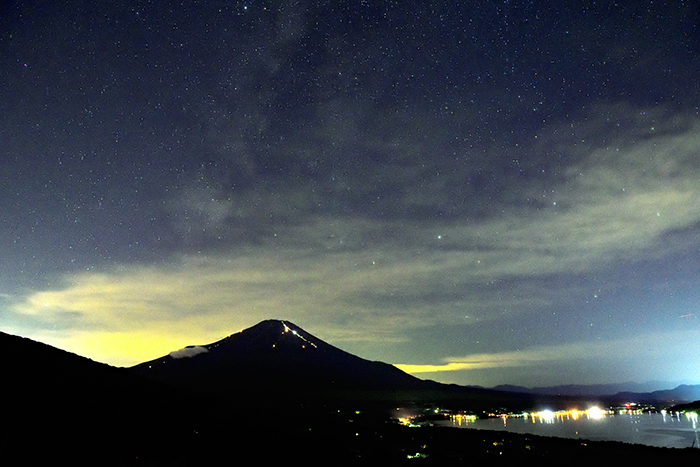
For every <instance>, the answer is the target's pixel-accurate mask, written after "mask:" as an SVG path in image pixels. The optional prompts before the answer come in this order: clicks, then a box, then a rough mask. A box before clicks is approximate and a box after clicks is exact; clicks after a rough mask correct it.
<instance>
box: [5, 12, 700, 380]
mask: <svg viewBox="0 0 700 467" xmlns="http://www.w3.org/2000/svg"><path fill="white" fill-rule="evenodd" d="M0 5H1V6H0V330H2V331H4V332H8V333H12V334H19V335H22V336H26V337H29V338H32V339H35V340H39V341H42V342H45V343H48V344H51V345H54V346H57V347H59V348H62V349H66V350H69V351H72V352H75V353H78V354H80V355H83V356H86V357H89V358H92V359H94V360H97V361H101V362H105V363H109V364H112V365H118V366H129V365H133V364H136V363H139V362H142V361H145V360H149V359H153V358H156V357H159V356H161V355H164V354H167V353H168V352H170V351H173V350H177V349H180V348H183V347H185V346H187V345H193V344H207V343H210V342H214V341H216V340H219V339H222V338H223V337H225V336H227V335H229V334H231V333H234V332H237V331H240V330H241V329H244V328H247V327H250V326H252V325H254V324H256V323H258V322H259V321H261V320H263V319H269V318H277V319H286V320H290V321H292V322H293V323H295V324H297V325H299V326H301V327H302V328H304V329H306V330H307V331H309V332H311V333H312V334H314V335H316V336H317V337H319V338H321V339H323V340H325V341H327V342H329V343H331V344H333V345H335V346H337V347H340V348H342V349H344V350H346V351H349V352H351V353H354V354H356V355H358V356H361V357H363V358H367V359H371V360H382V361H385V362H388V363H393V364H397V365H398V366H399V367H400V368H402V369H404V370H406V371H410V372H412V373H413V374H415V375H416V376H418V377H421V378H430V379H435V380H438V381H442V382H455V383H459V384H478V385H484V386H493V385H496V384H501V383H509V384H520V385H525V386H543V385H551V384H559V383H580V384H588V383H610V382H623V381H640V382H641V381H647V380H663V381H673V382H686V383H700V319H699V316H700V309H699V306H700V287H698V285H699V283H700V108H699V104H700V26H699V23H700V7H698V4H697V3H696V2H694V1H685V2H684V1H682V0H677V1H670V0H669V1H656V2H651V1H641V0H628V1H618V2H613V1H598V2H593V1H585V0H556V1H555V0H552V1H545V0H542V1H524V0H521V1H480V2H466V1H465V2H459V1H452V2H445V1H441V2H437V1H411V0H407V1H383V0H334V1H291V0H270V1H257V0H250V1H247V2H233V1H231V2H225V1H218V2H217V1H201V2H194V1H192V2H190V1H184V2H170V1H165V0H164V1H152V2H149V1H144V0H138V1H114V0H109V1H106V0H97V1H95V0H72V1H67V2H52V1H38V0H34V1H31V0H30V1H21V2H20V1H9V2H2V3H1V4H0Z"/></svg>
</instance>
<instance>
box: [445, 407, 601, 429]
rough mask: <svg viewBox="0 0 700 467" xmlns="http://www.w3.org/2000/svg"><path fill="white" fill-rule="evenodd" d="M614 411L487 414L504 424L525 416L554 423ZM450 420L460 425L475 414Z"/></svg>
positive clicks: (591, 410)
mask: <svg viewBox="0 0 700 467" xmlns="http://www.w3.org/2000/svg"><path fill="white" fill-rule="evenodd" d="M613 413H614V412H612V411H611V410H603V409H601V408H598V407H591V408H590V409H587V410H579V409H570V410H557V411H552V410H542V411H540V412H526V413H517V414H514V413H508V414H495V413H490V414H488V417H489V418H500V419H502V420H503V423H504V424H505V423H506V421H507V420H508V419H509V418H525V419H527V420H531V421H532V423H554V422H556V421H563V420H578V419H579V418H587V419H589V420H597V419H601V418H603V417H605V416H606V415H611V414H613ZM451 418H452V422H453V423H454V424H456V425H462V424H467V423H472V422H475V421H476V419H477V417H476V415H465V414H455V415H452V417H451Z"/></svg>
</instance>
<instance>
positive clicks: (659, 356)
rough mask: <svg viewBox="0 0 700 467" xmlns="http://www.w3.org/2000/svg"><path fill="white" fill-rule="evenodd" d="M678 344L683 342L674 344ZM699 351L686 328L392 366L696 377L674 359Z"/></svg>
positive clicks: (422, 370) (419, 371)
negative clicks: (596, 369)
mask: <svg viewBox="0 0 700 467" xmlns="http://www.w3.org/2000/svg"><path fill="white" fill-rule="evenodd" d="M678 342H682V343H683V344H682V345H681V346H680V347H679V346H678V345H677V343H678ZM652 350H653V352H652ZM699 350H700V345H699V344H698V341H697V331H695V330H686V331H674V332H658V333H652V334H646V333H645V334H638V335H635V336H632V337H624V338H616V339H615V338H613V339H610V340H596V341H579V342H572V343H565V344H559V345H550V346H532V347H529V348H524V349H522V350H515V351H506V352H492V353H480V354H471V355H465V356H459V357H447V358H445V359H444V360H443V362H442V363H438V364H395V365H394V366H396V367H397V368H399V369H400V370H402V371H405V372H407V373H410V374H414V375H418V376H427V375H429V374H431V373H443V372H470V371H475V370H499V369H506V368H521V369H522V368H525V369H526V371H531V372H534V373H536V374H537V373H540V374H544V373H545V370H543V369H544V368H547V367H551V368H569V369H570V368H581V369H582V370H583V368H582V367H581V366H580V365H579V364H577V363H579V362H583V361H587V362H596V363H595V364H598V365H600V366H601V367H609V366H610V365H612V366H613V367H619V368H624V367H625V366H631V367H634V368H635V370H634V371H633V373H634V372H636V374H637V375H638V377H639V375H645V374H646V373H649V377H654V374H653V373H654V372H657V373H658V374H662V373H663V372H667V373H668V374H676V375H684V377H691V376H692V378H694V379H695V378H697V377H699V376H700V373H697V372H692V374H691V372H689V371H688V370H683V369H682V368H675V366H676V364H675V363H674V362H676V361H685V359H686V358H687V356H688V354H693V353H695V352H697V351H699ZM595 364H593V365H595ZM588 365H591V363H589V364H588ZM671 367H673V368H671ZM527 369H529V370H527ZM658 374H657V375H656V376H658ZM469 379H470V378H469V376H468V375H467V376H465V377H464V380H466V381H468V380H469Z"/></svg>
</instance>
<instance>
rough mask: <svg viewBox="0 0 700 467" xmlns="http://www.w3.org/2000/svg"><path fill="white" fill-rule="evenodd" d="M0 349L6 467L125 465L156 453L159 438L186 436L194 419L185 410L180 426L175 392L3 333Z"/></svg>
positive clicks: (1, 452) (0, 442)
mask: <svg viewBox="0 0 700 467" xmlns="http://www.w3.org/2000/svg"><path fill="white" fill-rule="evenodd" d="M0 352H2V355H3V358H2V360H0V378H1V381H2V388H3V416H2V426H1V428H0V456H2V457H1V458H2V459H3V464H5V465H22V464H24V465H40V463H42V462H45V461H47V460H54V459H71V460H72V461H74V462H77V461H80V462H81V463H94V465H109V464H110V463H112V462H114V463H117V464H118V463H121V462H124V461H128V460H133V459H135V458H137V457H141V458H148V457H149V456H152V455H154V453H155V452H157V451H158V449H160V448H159V447H158V443H156V442H153V441H154V440H162V439H164V438H169V439H177V438H178V437H186V436H187V432H188V430H189V428H188V425H189V424H191V417H190V416H189V415H187V411H181V412H180V413H179V414H178V415H177V423H173V421H174V417H173V414H172V410H171V407H172V404H173V403H174V402H175V401H177V400H178V399H179V397H178V395H177V394H176V393H175V392H173V390H171V389H168V390H165V388H164V387H162V386H161V385H159V384H157V383H154V382H153V381H149V380H146V379H143V378H141V377H138V376H137V375H135V374H132V373H130V372H129V371H128V370H126V369H123V368H114V367H110V366H108V365H105V364H102V363H97V362H94V361H92V360H89V359H87V358H84V357H80V356H78V355H75V354H72V353H69V352H65V351H63V350H59V349H57V348H54V347H51V346H48V345H45V344H42V343H39V342H35V341H32V340H30V339H26V338H22V337H18V336H13V335H10V334H5V333H1V332H0ZM105 454H108V455H107V456H105ZM158 457H161V458H162V457H163V456H162V454H158Z"/></svg>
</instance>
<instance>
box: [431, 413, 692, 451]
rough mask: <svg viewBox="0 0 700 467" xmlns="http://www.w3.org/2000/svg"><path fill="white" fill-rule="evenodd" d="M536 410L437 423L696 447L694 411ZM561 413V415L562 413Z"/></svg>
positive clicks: (565, 436) (547, 434)
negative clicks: (616, 412) (604, 411)
mask: <svg viewBox="0 0 700 467" xmlns="http://www.w3.org/2000/svg"><path fill="white" fill-rule="evenodd" d="M570 413H571V412H569V413H567V412H563V413H553V412H540V413H538V414H527V415H525V416H517V417H513V416H509V417H506V416H503V417H497V418H487V419H475V418H473V417H461V416H453V417H451V419H450V420H446V421H444V422H440V424H441V425H446V426H454V427H461V428H472V429H477V430H502V431H509V432H513V433H524V434H533V435H540V436H555V437H559V438H574V439H579V438H580V439H588V440H592V441H621V442H625V443H635V444H645V445H648V446H657V447H669V448H688V447H695V448H700V434H699V433H698V425H700V423H698V417H697V415H696V414H682V413H677V414H663V413H625V414H610V413H603V412H599V413H595V414H593V415H591V414H588V413H584V412H578V413H577V414H575V415H573V416H572V415H570ZM563 414H565V415H563Z"/></svg>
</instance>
